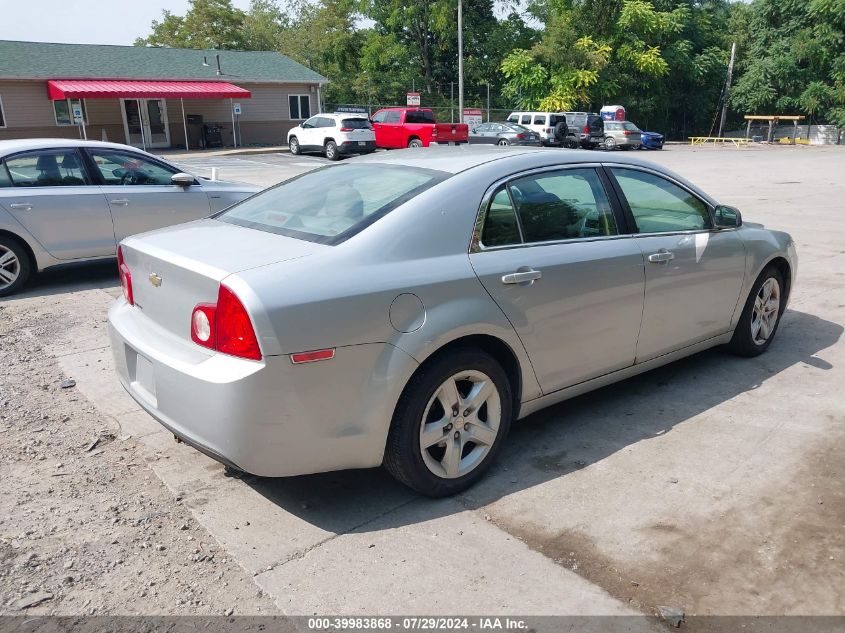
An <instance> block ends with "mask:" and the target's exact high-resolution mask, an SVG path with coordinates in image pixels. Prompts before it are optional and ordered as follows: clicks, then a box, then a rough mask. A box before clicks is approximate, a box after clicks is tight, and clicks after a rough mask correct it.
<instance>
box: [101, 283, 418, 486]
mask: <svg viewBox="0 0 845 633" xmlns="http://www.w3.org/2000/svg"><path fill="white" fill-rule="evenodd" d="M109 334H110V337H111V346H112V353H113V354H114V360H115V367H116V369H117V373H118V376H119V379H120V382H121V384H122V385H123V387H124V388H125V389H126V390H127V391H128V392H129V394H130V395H131V396H132V397H133V398H134V399H135V401H136V402H138V404H140V405H141V407H143V408H144V409H145V410H146V411H147V412H148V413H149V414H150V415H152V416H153V417H154V418H155V419H156V420H158V421H159V422H160V423H161V424H162V425H163V426H165V427H166V428H167V429H168V430H169V431H171V432H172V433H173V434H174V435H176V436H177V437H179V438H180V439H182V440H183V441H185V442H186V443H187V444H190V445H192V446H194V447H196V448H197V449H198V450H200V451H202V452H203V453H205V454H207V455H209V456H210V457H212V458H214V459H216V460H218V461H220V462H223V463H224V464H228V465H230V466H234V467H236V468H238V469H240V470H243V471H245V472H249V473H253V474H256V475H262V476H271V477H277V476H289V475H301V474H307V473H314V472H324V471H329V470H339V469H345V468H366V467H372V466H378V465H379V464H380V463H381V460H382V457H383V452H384V444H385V441H386V437H387V431H388V429H389V425H390V419H391V417H392V414H393V407H394V406H395V403H396V400H397V399H398V392H399V391H401V387H402V385H404V384H405V381H406V380H407V378H408V377H409V376H410V375H411V373H413V371H414V369H415V368H416V366H417V364H416V361H414V360H413V359H412V358H411V357H410V356H408V355H407V354H405V353H404V352H401V351H400V350H398V349H396V348H395V347H392V346H390V345H385V344H368V345H354V346H349V347H339V348H337V350H336V354H335V357H334V358H333V359H332V360H329V361H324V362H316V363H308V364H302V365H293V364H292V363H291V361H290V358H289V357H288V356H267V357H265V358H263V359H262V360H261V361H251V360H244V359H240V358H235V357H232V356H227V355H225V354H219V353H210V352H208V351H207V350H204V349H203V348H201V347H199V346H197V345H195V344H194V343H192V342H190V341H188V340H182V339H180V338H178V337H176V336H175V335H173V334H171V333H168V332H166V331H164V330H163V329H162V328H160V327H158V326H156V325H155V324H154V323H152V322H151V321H150V320H149V319H148V318H146V317H145V316H144V315H143V314H142V313H141V310H139V309H138V308H135V307H131V306H129V305H128V304H127V303H126V302H125V301H123V300H122V299H121V300H118V301H117V302H116V303H115V304H114V305H113V306H112V308H111V310H109ZM388 369H389V371H388ZM385 372H387V373H385ZM385 385H387V386H385ZM394 387H395V388H394Z"/></svg>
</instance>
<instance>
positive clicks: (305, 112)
mask: <svg viewBox="0 0 845 633" xmlns="http://www.w3.org/2000/svg"><path fill="white" fill-rule="evenodd" d="M288 105H289V106H290V118H291V120H292V121H296V120H299V119H307V118H308V117H310V116H311V99H310V97H309V96H308V95H288Z"/></svg>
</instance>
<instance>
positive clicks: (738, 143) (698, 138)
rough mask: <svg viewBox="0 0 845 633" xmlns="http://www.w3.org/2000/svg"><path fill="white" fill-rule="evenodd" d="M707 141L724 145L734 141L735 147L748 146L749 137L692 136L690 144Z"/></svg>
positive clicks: (703, 143)
mask: <svg viewBox="0 0 845 633" xmlns="http://www.w3.org/2000/svg"><path fill="white" fill-rule="evenodd" d="M706 143H713V144H714V145H724V144H725V143H733V145H734V147H748V139H747V138H732V137H722V136H690V137H689V144H690V145H705V144H706Z"/></svg>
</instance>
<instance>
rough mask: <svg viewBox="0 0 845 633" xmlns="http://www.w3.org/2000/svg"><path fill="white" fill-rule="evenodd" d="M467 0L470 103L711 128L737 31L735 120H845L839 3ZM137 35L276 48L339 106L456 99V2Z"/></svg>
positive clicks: (210, 6)
mask: <svg viewBox="0 0 845 633" xmlns="http://www.w3.org/2000/svg"><path fill="white" fill-rule="evenodd" d="M280 2H284V3H285V4H280ZM462 2H463V5H462V6H463V15H464V79H465V86H466V91H465V92H466V102H467V103H472V104H481V103H483V102H484V101H485V99H486V86H487V84H488V83H489V84H491V85H492V90H491V92H492V101H493V105H494V106H498V107H502V108H513V109H541V110H552V111H560V110H573V109H588V110H591V111H595V110H597V109H598V108H599V107H600V106H601V105H603V104H605V103H621V104H624V105H625V106H626V108H627V110H628V112H629V117H630V118H631V119H633V120H634V121H635V122H637V123H638V124H639V125H640V126H641V127H643V128H651V129H656V130H658V131H662V132H664V133H666V134H668V135H669V136H674V137H686V136H688V135H691V134H694V133H695V134H700V133H708V131H709V130H710V129H712V127H713V125H714V122H715V116H716V114H717V112H718V109H719V107H720V105H721V98H722V89H723V86H724V82H725V75H726V71H727V64H728V51H729V50H730V45H731V43H732V42H735V43H736V44H737V64H736V67H735V72H734V85H733V89H732V90H731V95H730V104H731V106H732V108H733V111H734V112H735V113H736V116H737V119H736V123H737V124H738V123H739V115H740V114H742V113H758V114H766V113H772V114H777V113H781V114H788V113H795V112H798V113H804V114H806V115H808V116H810V117H812V119H813V120H814V121H817V122H823V121H827V122H832V123H837V124H839V125H843V126H845V0H752V2H750V3H746V2H743V1H739V0H528V4H527V5H525V6H526V8H527V11H528V14H529V15H530V16H531V18H532V21H531V22H526V20H525V19H524V18H523V17H522V16H521V15H520V14H519V13H518V12H517V11H515V10H511V12H510V13H508V14H507V15H506V16H504V17H501V18H499V19H497V18H496V17H495V15H496V14H495V13H494V4H493V3H494V0H462ZM506 6H507V5H506ZM511 6H512V7H515V6H516V5H511ZM500 8H501V7H500ZM499 15H501V12H499ZM536 25H541V26H540V27H539V28H538V27H537V26H536ZM136 44H137V45H139V46H174V47H196V48H227V49H246V50H278V51H280V52H282V53H284V54H286V55H288V56H290V57H291V58H293V59H294V60H296V61H298V62H300V63H302V64H304V65H306V66H309V67H310V68H313V69H314V70H316V71H317V72H320V73H321V74H323V75H325V76H326V77H328V78H329V79H330V83H329V84H328V86H327V88H326V100H327V101H329V102H333V103H372V104H386V103H402V102H403V101H404V93H405V92H406V91H408V90H410V89H411V87H412V86H414V87H415V88H416V89H417V90H422V91H424V92H425V93H426V94H425V96H424V97H423V102H424V103H425V105H433V106H436V105H448V104H449V102H450V95H451V89H452V87H453V86H454V87H456V86H457V80H458V77H457V0H416V1H414V2H408V1H407V0H252V2H251V4H250V7H249V10H247V11H242V10H240V9H237V8H235V7H234V6H233V5H232V2H231V0H190V4H189V7H188V10H187V12H186V14H185V15H184V16H180V15H176V14H173V13H171V12H168V11H164V12H163V13H162V17H161V19H159V20H155V21H153V23H152V25H151V30H150V34H149V35H148V36H147V37H145V38H139V39H138V40H137V41H136Z"/></svg>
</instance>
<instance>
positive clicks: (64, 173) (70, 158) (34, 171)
mask: <svg viewBox="0 0 845 633" xmlns="http://www.w3.org/2000/svg"><path fill="white" fill-rule="evenodd" d="M6 167H7V168H8V170H9V174H8V175H9V178H10V179H11V181H12V185H13V186H15V187H72V186H75V185H90V184H91V181H90V179H89V178H88V174H87V173H86V171H85V168H84V167H83V166H82V159H81V157H80V156H79V152H78V151H77V150H75V149H63V150H57V149H54V150H41V151H36V152H27V153H25V154H18V155H16V156H13V157H11V158H7V159H6Z"/></svg>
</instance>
